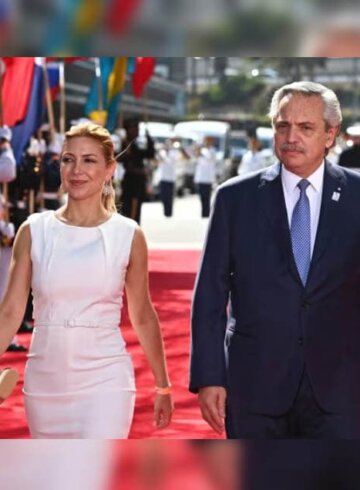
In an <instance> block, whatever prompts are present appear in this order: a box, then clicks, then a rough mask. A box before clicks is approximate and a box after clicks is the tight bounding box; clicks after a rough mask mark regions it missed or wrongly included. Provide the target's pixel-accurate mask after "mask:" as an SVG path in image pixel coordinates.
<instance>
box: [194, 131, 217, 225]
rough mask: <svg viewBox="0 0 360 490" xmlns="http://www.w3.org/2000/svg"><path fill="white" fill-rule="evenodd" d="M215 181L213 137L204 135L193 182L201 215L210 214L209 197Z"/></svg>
mask: <svg viewBox="0 0 360 490" xmlns="http://www.w3.org/2000/svg"><path fill="white" fill-rule="evenodd" d="M215 181H216V149H215V147H214V138H212V137H211V136H206V137H205V139H204V144H203V146H202V148H201V149H200V154H199V156H198V159H197V163H196V169H195V176H194V182H195V184H196V185H197V188H198V192H199V195H200V201H201V217H202V218H207V217H209V215H210V199H211V191H212V187H213V184H214V183H215Z"/></svg>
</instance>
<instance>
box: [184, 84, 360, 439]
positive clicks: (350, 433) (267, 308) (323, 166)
mask: <svg viewBox="0 0 360 490" xmlns="http://www.w3.org/2000/svg"><path fill="white" fill-rule="evenodd" d="M270 117H271V120H272V125H273V128H274V148H275V153H276V155H277V157H278V159H279V163H277V164H275V165H273V166H272V167H269V168H267V169H265V170H263V171H259V172H256V173H253V174H250V175H246V176H244V177H236V178H233V179H230V180H228V181H227V182H225V183H224V184H222V185H221V186H220V187H219V189H218V192H217V194H216V199H215V202H214V205H213V210H212V215H211V219H210V224H209V230H208V235H207V239H206V244H205V248H204V252H203V257H202V262H201V267H200V271H199V274H198V277H197V281H196V286H195V293H194V300H193V310H192V352H191V379H190V390H191V391H193V392H195V393H196V392H198V393H199V403H200V408H201V411H202V415H203V417H204V419H205V420H206V421H207V422H208V423H209V424H210V426H211V427H212V428H213V429H214V430H216V431H217V432H219V433H222V432H223V430H224V427H225V428H226V433H227V437H228V438H260V439H261V438H319V439H352V438H360V175H358V174H356V173H355V172H352V171H350V170H345V169H343V168H341V167H338V166H335V165H332V164H330V163H329V162H327V161H326V154H327V152H328V151H329V149H330V148H331V147H332V146H333V145H334V142H335V139H336V136H337V134H338V132H339V129H340V124H341V119H342V116H341V110H340V105H339V102H338V99H337V97H336V95H335V93H334V92H333V91H332V90H329V89H328V88H326V87H324V86H323V85H320V84H317V83H312V82H295V83H292V84H289V85H285V86H284V87H282V88H280V89H279V90H277V91H276V92H275V94H274V96H273V99H272V102H271V106H270Z"/></svg>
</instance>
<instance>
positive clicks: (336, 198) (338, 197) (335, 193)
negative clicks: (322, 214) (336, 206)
mask: <svg viewBox="0 0 360 490" xmlns="http://www.w3.org/2000/svg"><path fill="white" fill-rule="evenodd" d="M331 199H332V200H333V201H338V200H339V199H340V192H335V191H334V192H333V195H332V196H331Z"/></svg>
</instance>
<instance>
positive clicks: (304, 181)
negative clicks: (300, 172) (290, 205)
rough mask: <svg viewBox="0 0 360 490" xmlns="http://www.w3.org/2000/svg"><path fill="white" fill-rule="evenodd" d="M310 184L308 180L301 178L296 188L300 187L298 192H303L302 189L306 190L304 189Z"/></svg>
mask: <svg viewBox="0 0 360 490" xmlns="http://www.w3.org/2000/svg"><path fill="white" fill-rule="evenodd" d="M309 185H310V182H309V181H308V180H306V179H302V180H300V182H299V183H298V185H297V186H298V188H299V189H300V192H301V193H303V192H304V191H306V189H307V188H308V187H309Z"/></svg>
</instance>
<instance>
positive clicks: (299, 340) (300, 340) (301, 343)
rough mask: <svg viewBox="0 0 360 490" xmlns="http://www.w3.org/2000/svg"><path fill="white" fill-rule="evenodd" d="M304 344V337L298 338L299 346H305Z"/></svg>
mask: <svg viewBox="0 0 360 490" xmlns="http://www.w3.org/2000/svg"><path fill="white" fill-rule="evenodd" d="M303 343H304V339H303V338H302V337H299V338H298V344H299V345H303Z"/></svg>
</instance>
